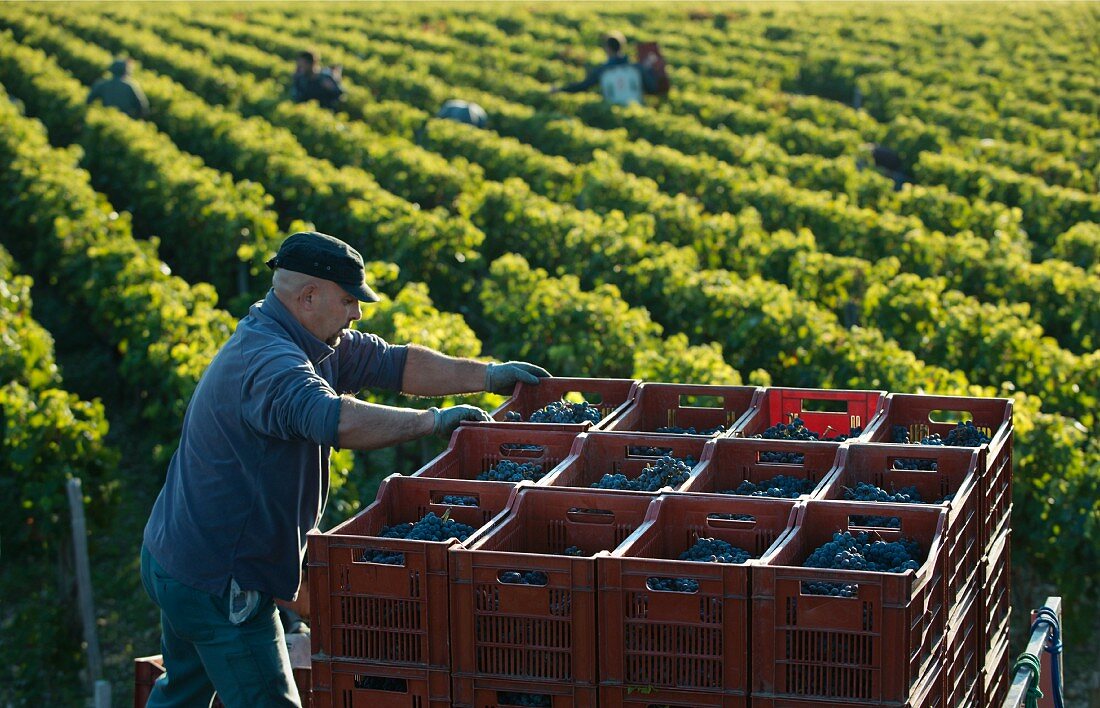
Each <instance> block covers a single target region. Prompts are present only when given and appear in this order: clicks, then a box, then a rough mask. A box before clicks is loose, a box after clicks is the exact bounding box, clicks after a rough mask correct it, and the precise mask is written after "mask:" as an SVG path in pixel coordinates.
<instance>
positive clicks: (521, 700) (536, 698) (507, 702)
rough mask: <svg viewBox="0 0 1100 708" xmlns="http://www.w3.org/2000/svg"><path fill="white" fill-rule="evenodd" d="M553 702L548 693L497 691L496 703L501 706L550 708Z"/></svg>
mask: <svg viewBox="0 0 1100 708" xmlns="http://www.w3.org/2000/svg"><path fill="white" fill-rule="evenodd" d="M553 704H554V699H553V698H552V697H551V696H550V694H548V693H521V692H519V691H497V705H501V706H545V707H546V708H550V706H552V705H553Z"/></svg>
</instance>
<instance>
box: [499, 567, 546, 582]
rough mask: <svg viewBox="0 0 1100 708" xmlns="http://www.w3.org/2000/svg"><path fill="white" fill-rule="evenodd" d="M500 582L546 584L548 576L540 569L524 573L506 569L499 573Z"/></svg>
mask: <svg viewBox="0 0 1100 708" xmlns="http://www.w3.org/2000/svg"><path fill="white" fill-rule="evenodd" d="M500 582H502V583H508V584H509V585H546V583H547V582H548V578H547V577H546V573H544V572H542V571H541V570H529V571H527V572H526V573H521V572H519V571H518V570H507V571H505V572H503V573H501V574H500Z"/></svg>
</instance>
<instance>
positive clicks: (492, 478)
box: [477, 460, 546, 482]
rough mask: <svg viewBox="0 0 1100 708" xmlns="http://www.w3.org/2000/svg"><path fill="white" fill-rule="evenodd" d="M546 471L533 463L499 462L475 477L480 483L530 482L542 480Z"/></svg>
mask: <svg viewBox="0 0 1100 708" xmlns="http://www.w3.org/2000/svg"><path fill="white" fill-rule="evenodd" d="M545 474H546V471H545V470H543V468H542V465H539V464H536V463H534V462H512V461H511V460H501V461H500V462H498V463H496V464H495V465H493V466H492V467H490V468H489V469H487V470H486V471H484V472H482V473H481V474H479V475H478V476H477V479H479V480H481V481H482V482H522V481H523V480H525V479H527V480H530V481H532V482H535V481H537V480H540V479H542V477H543V475H545Z"/></svg>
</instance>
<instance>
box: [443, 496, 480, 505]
mask: <svg viewBox="0 0 1100 708" xmlns="http://www.w3.org/2000/svg"><path fill="white" fill-rule="evenodd" d="M439 503H440V504H451V505H453V506H477V497H463V496H459V495H457V494H445V495H443V499H442V500H441V501H440V502H439Z"/></svg>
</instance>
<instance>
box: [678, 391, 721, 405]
mask: <svg viewBox="0 0 1100 708" xmlns="http://www.w3.org/2000/svg"><path fill="white" fill-rule="evenodd" d="M725 407H726V397H725V396H705V395H695V394H691V393H681V394H680V408H725Z"/></svg>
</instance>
